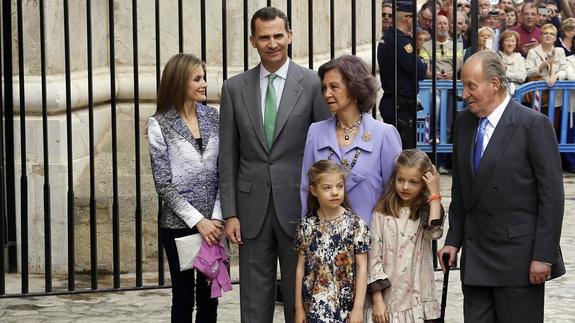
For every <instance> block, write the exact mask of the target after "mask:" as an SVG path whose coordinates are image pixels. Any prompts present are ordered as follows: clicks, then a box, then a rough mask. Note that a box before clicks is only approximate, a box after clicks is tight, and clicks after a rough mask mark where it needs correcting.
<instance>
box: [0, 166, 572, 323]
mask: <svg viewBox="0 0 575 323" xmlns="http://www.w3.org/2000/svg"><path fill="white" fill-rule="evenodd" d="M564 180H565V196H566V201H565V202H566V204H565V216H564V220H563V233H562V238H561V247H562V250H563V257H564V259H565V264H566V267H567V274H566V275H565V276H563V277H561V278H559V279H557V280H553V281H551V282H548V283H547V286H546V299H545V322H553V323H563V322H565V323H567V322H575V264H574V261H575V175H573V174H567V173H566V174H565V175H564ZM450 184H451V178H450V177H449V176H448V175H444V176H442V194H443V196H444V199H443V203H444V206H445V207H447V206H448V205H449V197H450V192H449V186H450ZM442 244H443V242H440V243H439V245H440V246H441V245H442ZM166 277H169V274H166ZM6 278H7V287H6V289H7V293H15V292H17V290H18V288H19V284H20V280H19V277H18V276H17V275H13V274H10V275H7V277H6ZM144 278H145V279H144V283H145V284H155V283H156V281H155V278H154V276H153V275H145V277H144ZM232 278H237V266H232ZM435 278H436V284H437V289H438V293H441V286H442V281H443V275H442V274H441V273H440V272H437V273H436V277H435ZM78 280H79V282H78V288H85V287H86V286H87V283H88V282H87V281H88V280H89V279H86V280H82V279H81V276H79V277H78ZM104 283H105V282H104ZM104 283H101V285H102V286H105V284H104ZM122 283H123V285H126V286H130V285H133V276H131V275H129V274H126V275H122ZM42 284H43V278H42V277H41V276H33V277H31V281H30V286H31V287H30V289H31V291H39V290H41V288H42V287H41V286H42ZM54 286H55V287H56V286H65V277H62V278H61V279H55V280H54ZM462 300H463V297H462V295H461V285H460V283H459V272H458V271H453V272H452V273H451V276H450V279H449V292H448V298H447V310H446V313H447V314H446V322H453V323H457V322H463V316H462ZM170 301H171V297H170V290H169V289H156V290H141V291H130V292H109V293H91V294H75V295H62V296H41V297H24V298H8V299H0V322H19V323H20V322H26V323H28V322H169V320H170V310H169V307H170ZM218 315H219V319H218V321H219V322H226V323H227V322H239V321H240V320H239V285H234V290H233V291H232V292H229V293H226V294H224V296H223V297H222V298H221V299H220V306H219V308H218ZM274 322H283V309H282V307H281V305H278V306H276V311H275V318H274Z"/></svg>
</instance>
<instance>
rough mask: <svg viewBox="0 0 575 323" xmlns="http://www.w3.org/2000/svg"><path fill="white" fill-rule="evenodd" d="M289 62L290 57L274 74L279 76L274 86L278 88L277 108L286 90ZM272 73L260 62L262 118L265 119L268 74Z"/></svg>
mask: <svg viewBox="0 0 575 323" xmlns="http://www.w3.org/2000/svg"><path fill="white" fill-rule="evenodd" d="M289 62H290V59H289V58H288V59H287V60H286V62H285V63H284V64H283V65H282V66H281V67H280V68H279V69H278V70H277V71H275V72H274V74H275V75H277V76H278V77H276V78H275V79H274V88H275V89H276V98H277V100H276V102H277V105H278V106H277V107H276V109H277V108H278V107H279V106H280V101H281V98H282V93H283V91H284V85H285V83H286V77H287V72H288V68H289ZM270 74H271V73H270V72H269V71H268V70H266V68H265V67H264V65H263V64H260V107H261V111H262V120H263V119H264V115H265V110H266V92H267V89H268V75H270ZM262 124H263V123H262Z"/></svg>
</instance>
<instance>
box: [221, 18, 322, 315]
mask: <svg viewBox="0 0 575 323" xmlns="http://www.w3.org/2000/svg"><path fill="white" fill-rule="evenodd" d="M250 27H251V36H250V42H251V44H252V47H254V48H256V49H257V51H258V54H259V56H260V60H261V63H260V64H259V65H258V66H256V67H255V68H253V69H251V70H249V71H246V72H244V73H242V74H239V75H237V76H235V77H232V78H230V79H229V80H227V81H226V82H224V85H223V88H222V101H221V112H220V113H221V116H220V159H219V169H220V196H221V197H220V198H221V205H222V214H223V217H224V219H226V225H225V231H226V235H227V237H228V239H230V241H231V242H232V243H235V244H238V245H239V256H240V308H241V316H242V322H272V320H273V313H274V305H275V288H276V274H277V269H276V267H277V259H278V258H279V262H280V269H281V275H282V284H281V292H282V295H283V297H284V315H285V319H286V322H293V321H294V313H295V308H294V301H295V298H294V284H295V269H296V262H297V254H296V252H295V251H294V248H293V236H294V234H295V228H296V225H297V224H298V223H299V219H300V216H301V210H300V209H301V205H300V199H299V185H300V176H301V163H302V157H303V150H304V146H305V140H306V134H307V130H308V127H309V125H310V124H311V123H312V122H316V121H320V120H323V119H325V118H327V117H329V112H328V110H327V107H326V105H325V103H324V100H323V98H322V93H321V86H320V81H319V77H318V76H317V74H316V73H315V72H313V71H311V70H308V69H306V68H303V67H301V66H299V65H297V64H295V63H294V62H292V61H291V60H290V59H289V58H288V56H287V50H288V45H289V44H291V39H292V32H291V30H290V27H289V22H288V20H287V17H286V15H285V14H284V13H283V12H281V11H280V10H278V9H276V8H273V7H265V8H262V9H260V10H258V11H257V12H256V13H255V14H254V16H253V17H252V20H251V26H250ZM240 223H241V226H240Z"/></svg>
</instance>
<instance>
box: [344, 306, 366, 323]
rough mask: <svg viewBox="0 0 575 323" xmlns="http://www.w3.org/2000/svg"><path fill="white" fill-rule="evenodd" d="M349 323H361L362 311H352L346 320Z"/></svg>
mask: <svg viewBox="0 0 575 323" xmlns="http://www.w3.org/2000/svg"><path fill="white" fill-rule="evenodd" d="M347 321H348V322H349V323H363V309H361V310H358V309H355V308H354V309H352V310H351V313H349V317H348V318H347Z"/></svg>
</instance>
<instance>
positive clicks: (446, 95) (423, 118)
mask: <svg viewBox="0 0 575 323" xmlns="http://www.w3.org/2000/svg"><path fill="white" fill-rule="evenodd" d="M453 88H454V87H453V81H444V80H440V81H436V87H435V89H436V90H435V91H433V83H432V80H423V81H421V82H419V94H418V101H419V103H420V105H421V110H419V111H418V112H417V148H419V149H421V150H423V151H425V152H431V151H432V143H433V142H432V141H433V139H431V138H432V137H433V136H432V135H431V134H430V131H431V129H432V127H431V125H430V122H431V120H432V118H431V114H432V111H433V109H432V105H433V99H434V98H433V94H432V93H436V102H439V108H438V109H437V112H436V115H437V116H436V118H435V119H436V120H438V121H437V122H438V126H437V127H435V129H438V131H439V137H437V134H436V136H435V138H436V149H437V152H438V153H451V152H452V150H453V148H452V145H451V143H449V138H448V129H449V128H451V126H452V123H453V121H455V119H454V118H451V119H452V120H453V121H451V122H449V121H450V118H449V108H450V102H451V107H453V103H452V102H454V100H453V97H452V96H453V95H452V93H453ZM456 89H457V94H456V99H457V98H460V97H461V93H462V92H463V84H462V83H461V81H457V86H456ZM455 102H456V110H461V109H462V108H463V101H461V100H459V99H457V100H455ZM451 115H452V116H453V115H455V112H454V111H452V113H451ZM437 117H438V118H437Z"/></svg>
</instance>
